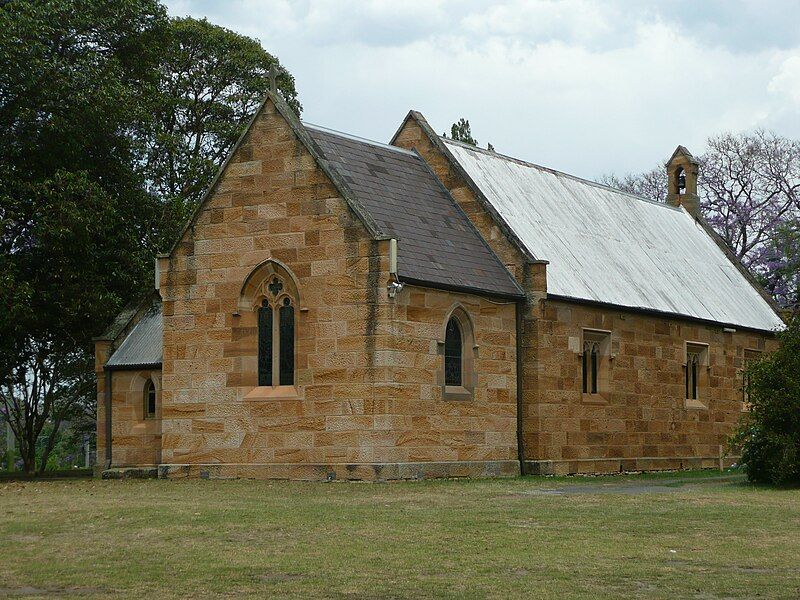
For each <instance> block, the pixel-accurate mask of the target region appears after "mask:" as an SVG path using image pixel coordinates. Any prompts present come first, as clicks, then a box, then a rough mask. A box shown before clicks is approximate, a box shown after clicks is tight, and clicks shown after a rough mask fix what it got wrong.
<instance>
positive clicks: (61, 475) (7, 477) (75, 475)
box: [0, 469, 92, 481]
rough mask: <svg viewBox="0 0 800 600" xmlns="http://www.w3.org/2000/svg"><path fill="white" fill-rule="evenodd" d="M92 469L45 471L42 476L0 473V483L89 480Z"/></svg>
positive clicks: (20, 472) (9, 472) (13, 472)
mask: <svg viewBox="0 0 800 600" xmlns="http://www.w3.org/2000/svg"><path fill="white" fill-rule="evenodd" d="M91 477H92V469H63V470H60V471H45V472H44V474H42V475H28V474H27V473H23V472H22V471H0V481H48V480H59V479H89V478H91Z"/></svg>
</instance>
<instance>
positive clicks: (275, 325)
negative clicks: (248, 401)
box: [258, 275, 295, 386]
mask: <svg viewBox="0 0 800 600" xmlns="http://www.w3.org/2000/svg"><path fill="white" fill-rule="evenodd" d="M286 289H287V286H286V285H285V283H284V280H283V279H282V278H281V277H279V276H278V275H272V276H270V277H269V278H268V279H267V280H265V281H264V282H263V284H262V285H261V288H260V292H259V294H258V298H260V299H261V303H260V306H259V307H258V385H259V386H281V385H294V364H295V361H294V345H295V344H294V337H295V316H294V311H295V306H294V299H293V298H292V297H291V296H290V295H289V294H287V293H286V291H285V290H286Z"/></svg>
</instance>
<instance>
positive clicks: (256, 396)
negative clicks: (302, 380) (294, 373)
mask: <svg viewBox="0 0 800 600" xmlns="http://www.w3.org/2000/svg"><path fill="white" fill-rule="evenodd" d="M299 397H300V394H299V393H298V392H297V388H296V387H295V386H293V385H278V386H271V385H262V386H258V387H254V388H253V389H252V390H250V391H249V392H248V393H247V394H246V395H245V397H244V399H245V400H287V399H288V400H291V399H293V398H299Z"/></svg>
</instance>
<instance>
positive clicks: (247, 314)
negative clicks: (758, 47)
mask: <svg viewBox="0 0 800 600" xmlns="http://www.w3.org/2000/svg"><path fill="white" fill-rule="evenodd" d="M698 168H699V165H698V163H697V161H696V160H695V159H694V158H693V157H692V155H691V154H690V153H689V152H688V151H687V150H686V149H685V148H683V147H682V146H679V147H678V148H677V150H676V151H675V153H674V154H673V156H672V158H671V160H670V161H669V163H668V165H667V169H668V175H669V197H668V202H667V203H666V204H662V203H657V202H653V201H650V200H647V199H645V198H641V197H637V196H634V195H631V194H628V193H624V192H621V191H619V190H615V189H611V188H609V187H606V186H603V185H600V184H597V183H594V182H591V181H586V180H583V179H580V178H577V177H573V176H571V175H567V174H564V173H561V172H558V171H554V170H552V169H549V168H544V167H541V166H538V165H536V164H532V163H529V162H525V161H523V160H518V159H515V158H510V157H508V156H504V155H502V154H498V153H495V152H493V151H489V150H483V149H481V148H477V147H474V146H470V145H465V144H463V143H460V142H457V141H453V140H450V139H447V138H444V137H440V136H438V135H436V133H435V132H434V131H433V130H432V129H431V127H430V126H429V125H428V123H427V122H426V120H425V118H424V117H423V116H422V115H421V114H419V113H417V112H414V111H412V112H410V113H409V114H408V115H407V116H406V118H405V120H404V121H403V122H402V124H401V125H400V127H399V129H398V130H397V133H396V134H395V136H394V137H393V139H392V140H391V141H390V142H389V143H388V144H386V143H380V142H374V141H370V140H365V139H361V138H358V137H354V136H351V135H347V134H344V133H340V132H336V131H331V130H329V129H326V128H324V127H320V126H317V125H312V124H309V123H305V122H301V121H300V120H298V118H297V117H296V116H295V115H294V114H293V113H292V111H291V109H290V108H289V107H288V106H287V105H286V104H285V102H284V101H283V100H282V99H281V98H280V97H278V96H277V95H275V94H272V93H270V94H268V96H267V97H266V98H265V100H264V102H263V103H262V105H261V106H260V108H259V109H258V110H257V112H256V114H255V116H254V117H253V119H252V121H251V122H250V124H249V125H248V127H247V130H246V131H245V133H244V134H243V135H242V137H241V139H240V140H239V141H238V142H237V144H236V146H235V147H234V149H233V150H232V152H231V154H230V156H228V158H227V159H226V161H225V162H224V164H222V165H221V168H220V172H219V174H218V176H217V178H216V179H215V181H214V182H213V184H212V185H211V186H210V188H209V189H208V191H207V192H206V194H205V196H204V198H203V200H202V201H201V203H200V204H199V206H198V207H197V209H196V211H195V212H194V214H193V216H192V217H191V219H190V220H189V222H188V223H187V224H186V226H185V228H184V230H183V232H182V233H181V235H180V237H179V239H178V240H176V242H175V245H174V246H173V247H172V248H171V249H170V251H169V252H168V253H167V254H164V255H161V256H158V257H157V258H156V271H155V273H156V274H155V282H154V289H153V290H152V293H151V294H150V296H149V297H148V299H147V300H146V301H145V302H143V303H142V304H140V305H138V306H135V307H132V308H130V309H128V310H126V311H124V312H123V313H122V314H121V315H120V316H119V317H118V318H117V320H116V321H115V323H114V324H113V325H112V326H111V327H110V328H109V330H108V331H107V332H106V333H105V334H104V335H103V336H102V337H101V338H99V339H98V340H97V342H96V371H97V381H98V390H97V394H98V395H97V398H98V410H97V416H98V422H97V449H98V462H99V463H100V466H99V470H105V471H106V472H107V473H108V474H109V475H110V474H112V473H115V474H119V473H126V472H127V473H138V474H142V473H144V474H148V475H153V474H157V476H158V477H164V478H169V477H203V478H228V477H251V478H279V479H315V480H324V479H329V480H331V479H360V480H390V479H415V478H423V477H464V476H474V477H478V476H512V475H518V474H520V473H531V474H567V473H601V472H602V473H607V472H619V471H639V470H659V469H681V468H698V467H716V466H718V465H719V464H721V463H722V462H724V463H725V464H729V463H730V462H732V461H733V460H735V458H736V457H731V456H723V453H724V450H725V445H726V441H727V438H728V436H729V435H730V433H731V432H732V431H733V429H734V427H735V426H736V423H737V422H738V420H739V419H740V417H741V415H742V412H743V411H746V410H747V408H748V405H747V398H746V396H745V395H744V393H743V390H742V370H743V368H744V367H745V365H746V364H747V362H748V361H750V360H753V359H755V358H757V357H758V356H760V355H761V353H763V352H769V351H770V350H771V349H773V348H774V347H775V344H776V341H775V336H774V333H775V331H776V330H778V329H780V328H782V327H783V322H782V321H781V319H780V317H779V315H778V311H777V308H776V306H775V305H774V303H773V301H772V299H771V298H770V297H769V296H768V295H767V294H766V293H765V292H764V291H763V290H762V289H761V288H760V287H759V286H758V284H757V283H756V282H755V281H754V280H753V278H752V277H751V276H750V274H749V273H748V272H747V271H746V270H745V269H744V268H743V267H742V266H741V264H740V263H739V262H738V261H737V260H736V258H735V257H734V255H733V254H732V253H731V252H730V250H729V249H728V248H727V247H726V246H725V244H724V242H723V241H722V240H721V239H720V238H719V237H718V236H717V235H716V234H715V233H714V232H713V231H712V230H711V229H710V227H709V226H708V225H707V223H706V222H705V221H704V220H703V218H702V216H701V215H700V214H699V211H698V199H697V175H698Z"/></svg>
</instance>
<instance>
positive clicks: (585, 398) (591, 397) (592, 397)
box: [581, 392, 608, 404]
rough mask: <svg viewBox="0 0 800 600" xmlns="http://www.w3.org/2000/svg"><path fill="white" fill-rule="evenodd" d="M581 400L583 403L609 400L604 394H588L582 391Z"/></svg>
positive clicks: (597, 402)
mask: <svg viewBox="0 0 800 600" xmlns="http://www.w3.org/2000/svg"><path fill="white" fill-rule="evenodd" d="M581 402H583V404H608V400H606V397H605V396H603V394H586V393H583V392H582V393H581Z"/></svg>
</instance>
